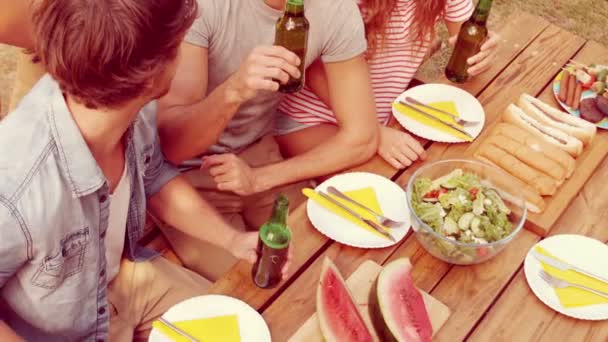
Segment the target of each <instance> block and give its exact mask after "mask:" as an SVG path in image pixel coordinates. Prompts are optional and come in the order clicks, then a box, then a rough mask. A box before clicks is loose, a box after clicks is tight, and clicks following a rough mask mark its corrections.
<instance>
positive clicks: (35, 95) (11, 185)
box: [0, 75, 178, 341]
mask: <svg viewBox="0 0 608 342" xmlns="http://www.w3.org/2000/svg"><path fill="white" fill-rule="evenodd" d="M155 112H156V105H155V103H150V104H148V105H147V106H146V107H144V108H143V109H142V110H141V111H140V113H139V114H138V116H137V119H136V121H135V122H134V123H133V124H132V125H131V127H130V128H129V130H128V132H127V133H126V142H127V144H126V162H127V163H128V171H129V177H130V181H131V184H132V187H131V198H130V205H129V212H128V219H127V234H126V237H125V255H126V256H127V257H129V258H130V259H132V260H134V261H142V260H147V259H149V258H152V257H154V256H155V253H154V252H152V251H150V250H147V249H144V248H142V247H140V246H139V245H138V244H137V242H138V240H139V239H140V237H141V235H142V232H143V227H144V220H145V212H146V198H147V197H150V196H151V195H153V194H155V193H156V192H158V191H159V190H160V189H161V188H162V187H163V186H164V185H165V184H166V183H167V182H169V181H170V180H171V179H173V178H174V177H176V176H177V175H178V171H177V170H176V169H175V168H174V167H173V166H171V165H170V164H168V163H167V162H166V160H165V159H164V157H163V155H162V152H161V150H160V147H159V142H158V135H157V130H156V113H155ZM100 115H102V114H100ZM108 199H109V188H108V183H107V181H106V178H105V177H104V175H103V173H102V171H101V169H100V168H99V166H98V165H97V162H96V161H95V159H94V158H93V156H92V154H91V152H90V150H89V148H88V146H87V144H86V142H85V140H84V139H83V137H82V135H81V133H80V130H79V129H78V127H77V125H76V123H75V122H74V120H73V118H72V116H71V114H70V112H69V110H68V108H67V105H66V103H65V100H64V98H63V95H62V92H61V90H60V89H59V86H58V84H57V83H56V82H55V81H54V80H53V79H52V78H51V77H50V76H48V75H47V76H44V77H43V78H42V79H41V80H40V81H39V82H38V83H37V84H36V86H35V87H34V89H33V90H32V91H31V92H30V93H29V94H28V95H27V96H26V97H25V98H24V99H23V100H22V102H21V103H20V105H19V107H18V108H17V109H16V110H15V111H14V112H13V113H11V114H10V115H9V116H8V117H6V118H5V119H4V120H2V121H0V291H1V292H0V297H1V298H0V299H2V300H1V301H0V314H1V313H2V312H4V318H3V319H4V320H5V322H6V323H7V324H8V325H9V326H11V327H12V328H13V329H15V330H16V331H17V333H18V334H20V335H21V336H23V337H25V338H26V339H28V340H44V341H49V340H69V341H72V340H87V341H102V340H107V338H108V327H109V318H110V317H109V315H110V310H108V301H107V297H106V288H107V285H108V279H107V278H106V260H105V240H104V238H105V235H106V230H107V229H108V208H109V201H108ZM0 318H2V317H0Z"/></svg>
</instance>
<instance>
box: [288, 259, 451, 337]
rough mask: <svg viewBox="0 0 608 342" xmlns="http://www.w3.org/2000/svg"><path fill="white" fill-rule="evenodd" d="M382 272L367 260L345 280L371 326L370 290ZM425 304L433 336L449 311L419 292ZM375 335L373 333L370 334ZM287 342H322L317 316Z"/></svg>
mask: <svg viewBox="0 0 608 342" xmlns="http://www.w3.org/2000/svg"><path fill="white" fill-rule="evenodd" d="M380 270H382V266H380V265H378V264H377V263H375V262H373V261H371V260H367V261H365V262H364V263H363V264H361V266H359V268H357V270H356V271H355V272H354V273H353V274H352V275H351V276H350V277H349V278H348V279H347V280H346V284H347V285H348V288H349V289H350V290H351V292H352V294H353V297H354V298H355V301H356V302H357V304H358V305H359V307H360V309H361V313H362V314H363V319H365V321H366V322H368V323H369V324H370V326H371V317H370V316H369V309H368V299H369V294H370V291H371V289H372V285H373V284H374V282H375V281H376V278H377V277H378V274H379V273H380ZM420 292H421V293H422V297H423V298H424V303H425V304H426V310H427V312H428V313H429V317H430V319H431V324H432V326H433V335H435V333H436V332H437V331H439V329H441V327H442V326H443V324H444V323H445V322H446V321H447V320H448V318H449V317H450V309H449V308H448V307H447V306H445V304H443V303H441V302H440V301H438V300H437V299H435V298H433V297H432V296H431V295H430V294H428V293H426V292H424V291H420ZM372 333H374V334H375V332H372ZM289 342H323V336H322V335H321V330H320V328H319V321H318V320H317V315H316V314H313V315H312V316H311V317H310V318H309V319H308V320H307V321H306V322H305V323H304V324H303V325H302V326H301V327H300V329H298V331H296V332H295V334H293V336H291V337H290V338H289Z"/></svg>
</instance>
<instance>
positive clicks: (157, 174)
mask: <svg viewBox="0 0 608 342" xmlns="http://www.w3.org/2000/svg"><path fill="white" fill-rule="evenodd" d="M154 146H155V147H154V153H153V154H152V156H151V158H150V162H149V164H148V166H147V168H146V170H145V173H144V188H145V193H146V197H147V198H148V209H149V210H150V211H151V212H152V214H154V215H155V216H156V218H158V219H160V220H162V221H163V222H165V223H168V224H169V225H171V226H173V227H175V228H176V229H178V230H180V231H182V232H184V233H186V234H188V235H190V236H192V237H194V238H197V239H200V240H204V241H207V242H210V243H213V244H215V245H217V246H220V247H223V248H225V249H227V250H228V251H230V252H231V253H232V254H233V255H234V256H236V257H238V258H242V259H247V260H249V261H251V262H255V260H256V258H257V254H256V252H255V248H256V246H257V239H258V238H257V233H241V232H238V231H236V230H235V229H233V228H232V227H231V226H230V225H229V224H228V223H227V222H226V221H224V219H223V218H222V217H221V216H220V214H219V213H218V212H217V211H216V210H215V208H213V207H212V206H211V205H209V204H208V203H207V202H206V201H205V200H204V199H203V198H202V197H201V196H200V195H199V193H198V192H197V191H196V190H195V189H194V188H193V187H192V185H190V183H188V181H187V180H185V179H184V178H183V177H182V176H180V175H179V172H178V171H177V170H176V169H175V167H174V166H173V165H171V164H170V163H168V162H167V161H166V160H165V157H164V156H163V154H162V151H161V148H160V145H159V144H158V141H156V142H155V143H154Z"/></svg>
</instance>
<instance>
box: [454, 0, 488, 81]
mask: <svg viewBox="0 0 608 342" xmlns="http://www.w3.org/2000/svg"><path fill="white" fill-rule="evenodd" d="M491 8H492V0H479V2H478V3H477V7H476V8H475V11H474V12H473V15H472V16H471V18H470V19H469V20H467V21H466V22H464V23H463V24H462V26H461V28H460V32H459V34H458V36H457V38H456V42H455V47H454V52H453V53H452V56H451V58H450V61H449V62H448V65H447V67H446V69H445V75H446V77H447V78H448V79H449V80H450V81H452V82H457V83H463V82H466V81H467V80H468V78H469V76H472V75H476V74H478V73H480V72H482V71H484V70H485V69H487V68H489V67H490V66H491V64H490V63H491V61H492V60H493V58H494V57H495V49H496V47H497V45H498V44H497V43H498V37H497V36H496V35H495V34H493V33H489V32H488V29H487V27H486V23H487V20H488V17H489V15H490V9H491ZM488 38H489V39H488ZM486 39H487V40H486Z"/></svg>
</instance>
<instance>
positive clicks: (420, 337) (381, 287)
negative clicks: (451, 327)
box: [370, 258, 433, 342]
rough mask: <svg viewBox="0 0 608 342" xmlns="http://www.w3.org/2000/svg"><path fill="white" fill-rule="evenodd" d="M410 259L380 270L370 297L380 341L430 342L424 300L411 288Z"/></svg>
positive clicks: (431, 331) (416, 290) (429, 327)
mask: <svg viewBox="0 0 608 342" xmlns="http://www.w3.org/2000/svg"><path fill="white" fill-rule="evenodd" d="M411 270H412V264H410V261H409V259H406V258H404V259H398V260H395V261H393V262H391V263H389V264H388V265H386V266H385V267H384V269H382V271H381V272H380V275H379V276H378V279H377V280H376V284H375V285H374V287H373V290H372V293H371V298H370V312H371V316H372V321H373V322H374V326H375V328H376V331H377V332H378V334H379V335H380V338H381V339H382V341H398V342H427V341H431V337H432V335H433V327H432V326H431V320H430V318H429V314H428V312H427V311H426V306H425V304H424V299H423V298H422V294H421V293H420V291H419V290H418V289H417V288H416V286H414V282H413V279H412V274H411Z"/></svg>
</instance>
